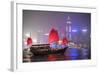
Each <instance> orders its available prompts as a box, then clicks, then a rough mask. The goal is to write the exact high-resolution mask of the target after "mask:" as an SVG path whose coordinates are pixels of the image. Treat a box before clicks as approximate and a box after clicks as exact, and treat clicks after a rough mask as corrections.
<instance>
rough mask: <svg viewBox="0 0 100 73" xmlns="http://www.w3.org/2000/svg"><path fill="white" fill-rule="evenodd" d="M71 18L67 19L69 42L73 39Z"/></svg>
mask: <svg viewBox="0 0 100 73" xmlns="http://www.w3.org/2000/svg"><path fill="white" fill-rule="evenodd" d="M71 24H72V22H71V18H70V16H68V17H67V22H66V36H67V37H68V39H69V40H71V39H72V36H71Z"/></svg>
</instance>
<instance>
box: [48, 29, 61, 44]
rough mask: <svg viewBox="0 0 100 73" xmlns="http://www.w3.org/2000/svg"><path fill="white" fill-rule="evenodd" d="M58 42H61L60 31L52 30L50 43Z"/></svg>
mask: <svg viewBox="0 0 100 73" xmlns="http://www.w3.org/2000/svg"><path fill="white" fill-rule="evenodd" d="M58 41H59V36H58V31H57V30H55V29H52V30H51V31H50V34H49V43H53V42H58Z"/></svg>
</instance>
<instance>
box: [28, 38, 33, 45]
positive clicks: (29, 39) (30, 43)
mask: <svg viewBox="0 0 100 73" xmlns="http://www.w3.org/2000/svg"><path fill="white" fill-rule="evenodd" d="M32 43H33V42H32V38H31V37H28V38H27V46H29V45H30V46H31V45H32Z"/></svg>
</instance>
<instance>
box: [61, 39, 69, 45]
mask: <svg viewBox="0 0 100 73" xmlns="http://www.w3.org/2000/svg"><path fill="white" fill-rule="evenodd" d="M68 42H69V41H68V39H67V38H66V37H64V38H63V39H62V44H63V45H67V44H68Z"/></svg>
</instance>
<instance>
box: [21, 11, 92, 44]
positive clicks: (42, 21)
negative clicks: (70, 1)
mask: <svg viewBox="0 0 100 73" xmlns="http://www.w3.org/2000/svg"><path fill="white" fill-rule="evenodd" d="M68 16H70V18H71V19H70V20H71V22H72V24H71V27H72V29H76V30H78V32H77V33H72V35H73V40H74V41H75V39H74V37H76V38H79V37H80V39H79V41H82V40H84V42H86V43H89V41H90V32H91V31H90V29H91V28H90V27H91V19H90V18H91V14H90V13H79V12H78V13H75V12H55V11H35V10H23V37H24V36H25V34H26V33H29V32H31V37H32V38H33V39H37V43H48V35H47V34H48V33H49V32H50V30H51V29H52V28H55V29H56V30H58V33H59V37H60V38H62V37H63V36H64V32H65V30H66V22H67V17H68ZM84 28H85V29H87V33H86V34H85V35H84V34H83V33H81V29H84Z"/></svg>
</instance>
